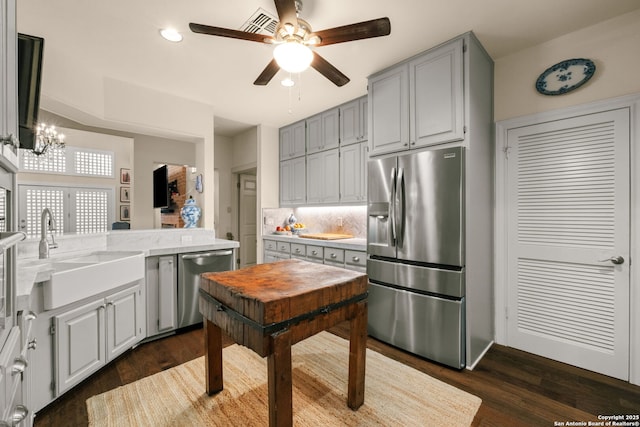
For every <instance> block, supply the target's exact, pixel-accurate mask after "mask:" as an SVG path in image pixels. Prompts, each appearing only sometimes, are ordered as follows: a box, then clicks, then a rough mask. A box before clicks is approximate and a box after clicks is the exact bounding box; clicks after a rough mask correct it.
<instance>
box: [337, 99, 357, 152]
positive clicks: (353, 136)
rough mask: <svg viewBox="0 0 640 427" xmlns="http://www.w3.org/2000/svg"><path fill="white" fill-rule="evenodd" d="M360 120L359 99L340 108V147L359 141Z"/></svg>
mask: <svg viewBox="0 0 640 427" xmlns="http://www.w3.org/2000/svg"><path fill="white" fill-rule="evenodd" d="M360 118H361V115H360V100H359V99H355V100H353V101H351V102H348V103H346V104H344V105H341V106H340V144H341V145H342V146H345V145H349V144H355V143H357V142H359V141H360V136H361V133H360V130H361V126H360Z"/></svg>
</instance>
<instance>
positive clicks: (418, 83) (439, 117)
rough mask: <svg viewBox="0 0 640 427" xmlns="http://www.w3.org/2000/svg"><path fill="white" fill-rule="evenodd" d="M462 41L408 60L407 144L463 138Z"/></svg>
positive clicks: (442, 141) (419, 144)
mask: <svg viewBox="0 0 640 427" xmlns="http://www.w3.org/2000/svg"><path fill="white" fill-rule="evenodd" d="M462 50H463V40H462V39H459V40H455V41H453V42H451V43H448V44H447V45H444V46H442V47H440V48H437V49H434V50H431V51H429V52H428V53H427V54H425V55H423V56H422V57H420V58H417V59H414V60H413V61H411V62H410V63H409V82H410V87H409V93H410V101H409V102H410V104H409V105H410V107H409V110H410V111H411V120H410V121H411V135H410V139H411V146H412V147H421V146H427V145H433V144H440V143H444V142H450V141H458V140H462V139H464V99H463V65H462V64H463V57H462V53H463V52H462Z"/></svg>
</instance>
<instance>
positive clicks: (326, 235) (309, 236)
mask: <svg viewBox="0 0 640 427" xmlns="http://www.w3.org/2000/svg"><path fill="white" fill-rule="evenodd" d="M300 237H303V238H305V239H318V240H339V239H352V238H353V235H352V234H338V233H312V234H301V235H300Z"/></svg>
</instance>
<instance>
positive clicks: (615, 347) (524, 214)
mask: <svg viewBox="0 0 640 427" xmlns="http://www.w3.org/2000/svg"><path fill="white" fill-rule="evenodd" d="M629 115H630V113H629V109H627V108H624V109H617V110H612V111H607V112H602V113H598V114H589V115H584V116H580V117H574V118H569V119H563V120H558V121H553V122H547V123H542V124H537V125H532V126H526V127H521V128H516V129H512V130H509V131H508V137H507V139H508V146H509V151H508V153H509V154H508V161H507V170H508V175H507V176H508V181H509V182H508V183H507V192H508V193H507V204H508V213H507V218H508V219H507V221H508V244H507V254H508V255H507V257H508V278H507V280H508V307H507V316H508V320H507V334H508V343H509V345H511V346H513V347H516V348H519V349H522V350H525V351H528V352H532V353H536V354H539V355H542V356H545V357H549V358H551V359H555V360H559V361H562V362H565V363H569V364H572V365H575V366H579V367H582V368H585V369H589V370H593V371H596V372H600V373H603V374H606V375H610V376H613V377H616V378H620V379H624V380H628V379H629V310H630V308H629V277H630V271H629V253H630V241H629V232H630V230H629V229H630V225H629V224H630V213H629V212H630V206H629V200H630V199H629V198H630V196H629V191H630V172H629V158H630V150H629V149H630V144H629V141H630V139H629V138H630V135H629ZM617 257H620V258H617Z"/></svg>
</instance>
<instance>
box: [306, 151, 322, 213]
mask: <svg viewBox="0 0 640 427" xmlns="http://www.w3.org/2000/svg"><path fill="white" fill-rule="evenodd" d="M323 168H324V158H323V153H315V154H310V155H308V156H307V203H322V195H323V193H324V181H323V176H324V174H323Z"/></svg>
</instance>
